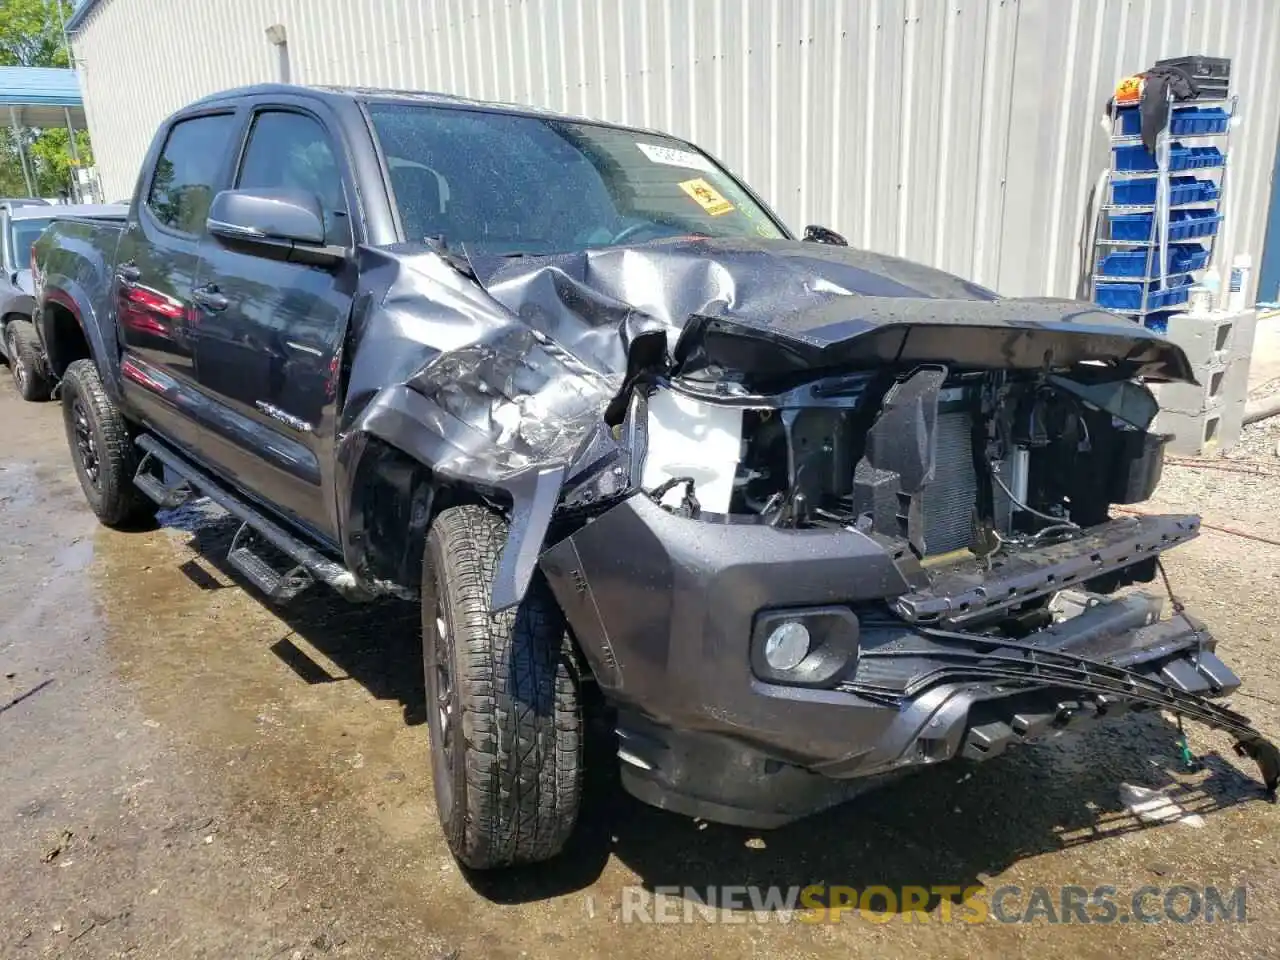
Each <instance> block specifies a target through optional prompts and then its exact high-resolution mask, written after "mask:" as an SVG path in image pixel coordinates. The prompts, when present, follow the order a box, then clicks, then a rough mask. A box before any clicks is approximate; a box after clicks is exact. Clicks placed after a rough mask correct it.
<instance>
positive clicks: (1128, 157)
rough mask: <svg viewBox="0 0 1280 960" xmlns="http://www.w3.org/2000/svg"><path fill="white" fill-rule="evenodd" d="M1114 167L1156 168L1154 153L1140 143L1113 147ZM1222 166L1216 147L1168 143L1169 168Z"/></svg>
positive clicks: (1188, 168)
mask: <svg viewBox="0 0 1280 960" xmlns="http://www.w3.org/2000/svg"><path fill="white" fill-rule="evenodd" d="M1112 154H1114V156H1115V168H1116V169H1117V170H1125V171H1138V172H1143V171H1147V170H1149V171H1151V172H1152V173H1154V172H1155V170H1156V155H1155V154H1154V153H1152V152H1151V151H1150V150H1148V149H1147V148H1146V147H1144V146H1143V145H1142V144H1140V143H1136V144H1133V145H1131V146H1127V147H1115V148H1114V149H1113V150H1112ZM1220 166H1222V151H1221V150H1219V149H1218V148H1217V147H1184V146H1183V145H1182V144H1181V143H1171V144H1170V145H1169V169H1170V170H1191V169H1198V168H1201V167H1220Z"/></svg>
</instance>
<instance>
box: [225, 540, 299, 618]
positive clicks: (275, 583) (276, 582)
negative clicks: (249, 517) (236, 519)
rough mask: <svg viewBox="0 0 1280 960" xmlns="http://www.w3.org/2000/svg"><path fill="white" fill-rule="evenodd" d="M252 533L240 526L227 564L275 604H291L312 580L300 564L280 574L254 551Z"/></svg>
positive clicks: (228, 552)
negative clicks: (287, 602)
mask: <svg viewBox="0 0 1280 960" xmlns="http://www.w3.org/2000/svg"><path fill="white" fill-rule="evenodd" d="M252 544H253V530H252V528H250V526H249V524H247V523H242V524H240V529H239V530H237V531H236V535H235V536H234V537H232V538H231V548H230V549H229V550H228V551H227V563H229V564H231V566H233V567H234V568H235V569H236V570H237V571H239V573H240V575H241V576H242V577H244V578H245V579H246V580H248V581H249V582H250V583H252V584H253V585H254V586H255V587H257V588H258V589H259V590H261V591H262V592H263V593H265V594H266V595H267V597H268V598H270V599H271V600H274V601H275V602H277V603H284V602H285V601H288V600H292V599H293V598H294V597H296V596H297V595H298V594H300V593H301V592H302V591H303V590H305V589H307V587H309V586H311V585H312V584H313V583H315V582H316V581H315V578H314V577H312V576H311V574H310V573H309V572H308V571H307V569H306V567H304V566H302V565H301V564H295V565H294V566H293V567H292V568H291V569H290V570H288V571H286V572H284V573H280V572H279V571H277V570H276V569H275V568H274V567H273V566H271V564H270V563H269V562H268V561H267V560H266V558H264V557H263V556H262V555H261V554H259V553H257V552H256V551H255V550H254V549H253V545H252Z"/></svg>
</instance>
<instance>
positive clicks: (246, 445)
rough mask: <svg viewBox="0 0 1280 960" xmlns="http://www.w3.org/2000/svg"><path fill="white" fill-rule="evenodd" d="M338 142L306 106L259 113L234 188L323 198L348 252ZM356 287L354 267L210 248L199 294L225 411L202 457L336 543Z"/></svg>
mask: <svg viewBox="0 0 1280 960" xmlns="http://www.w3.org/2000/svg"><path fill="white" fill-rule="evenodd" d="M340 143H341V141H340V140H339V139H338V138H336V137H335V136H334V135H333V134H332V132H331V129H330V127H329V126H328V124H327V123H326V121H325V119H324V118H323V117H322V115H321V114H320V113H318V112H313V111H312V110H310V109H308V107H307V106H305V105H303V103H299V104H296V105H294V104H275V103H273V104H271V105H260V106H257V107H256V108H254V109H253V111H252V113H251V116H250V118H249V122H248V125H247V132H246V137H245V141H244V145H243V148H242V150H241V152H240V158H239V162H238V164H237V166H236V170H235V172H234V176H233V178H232V183H231V186H232V188H233V189H256V188H266V189H275V188H284V189H293V190H303V191H306V192H308V193H311V194H313V195H315V196H316V197H318V198H319V200H320V205H321V208H322V210H323V213H324V220H325V231H326V241H327V242H328V243H329V244H331V245H334V246H339V247H344V248H350V247H351V246H352V218H351V208H350V206H349V202H348V198H349V197H354V195H355V194H354V190H353V189H352V188H351V179H350V172H349V169H348V167H347V164H346V161H345V159H344V157H343V154H342V152H341V150H340V149H339V146H338V145H339V144H340ZM354 286H355V267H354V262H352V261H349V262H348V263H347V264H345V265H344V266H340V267H337V268H331V267H318V266H311V265H307V264H302V263H287V262H284V261H282V260H279V259H271V258H269V257H265V256H259V255H257V254H255V253H251V252H245V251H243V250H238V249H236V250H233V249H230V248H228V247H226V246H224V245H223V244H221V243H220V242H219V241H218V240H217V238H211V239H210V240H209V242H208V245H207V246H206V248H205V250H204V260H203V269H202V272H201V274H200V278H199V282H198V284H197V286H196V288H195V291H194V299H195V302H196V308H197V310H198V311H199V315H200V322H199V324H198V330H199V334H198V337H197V338H196V369H197V371H198V376H199V382H200V386H201V389H202V390H203V391H204V392H205V393H206V394H207V395H208V396H209V397H210V398H211V399H213V400H214V401H215V402H216V404H217V410H218V414H217V417H216V418H215V419H214V420H213V421H211V423H210V424H209V429H208V433H207V435H206V437H205V440H204V451H205V453H206V455H207V456H208V457H209V458H210V459H212V461H213V462H214V463H215V464H216V465H217V466H218V467H219V468H221V470H222V471H223V473H224V474H225V475H227V476H229V477H230V478H231V479H232V480H233V481H234V482H235V483H236V484H237V485H238V486H239V487H241V488H242V489H243V490H245V491H246V492H248V493H250V494H252V495H254V496H255V497H257V498H258V499H259V500H262V501H264V502H265V503H266V504H268V505H270V506H272V507H274V508H276V509H277V510H278V511H280V512H282V513H284V514H285V515H287V516H288V517H289V518H291V519H293V520H294V521H295V522H296V523H297V524H298V525H300V526H303V527H304V528H307V529H308V530H310V531H311V532H313V533H315V534H319V535H320V536H321V537H323V538H325V539H327V540H329V541H331V542H336V539H337V519H336V507H335V503H336V501H335V498H334V495H333V482H332V481H333V474H332V471H333V461H334V435H335V423H336V412H337V408H336V388H337V382H338V366H339V352H340V349H341V345H342V340H343V336H344V335H345V332H346V325H347V319H348V316H349V315H350V313H351V304H352V293H353V290H354Z"/></svg>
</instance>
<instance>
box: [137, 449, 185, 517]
mask: <svg viewBox="0 0 1280 960" xmlns="http://www.w3.org/2000/svg"><path fill="white" fill-rule="evenodd" d="M153 461H155V462H158V461H156V457H155V455H154V454H151V453H148V454H146V455H145V456H144V457H143V458H142V462H141V463H139V464H138V472H137V473H135V474H134V476H133V485H134V486H135V487H137V488H138V489H139V490H141V491H142V492H143V493H145V494H146V495H147V496H148V497H150V498H151V499H152V500H154V501H155V502H156V503H158V504H159V505H160V506H162V507H164V508H165V509H166V510H172V509H173V508H174V507H180V506H182V505H183V504H184V503H186V502H187V501H188V500H190V499H191V495H192V490H191V484H189V483H187V481H186V480H182V479H179V481H178V482H177V483H175V484H166V483H165V482H164V480H163V479H161V478H160V477H157V476H156V475H155V474H154V473H152V472H151V467H152V463H153Z"/></svg>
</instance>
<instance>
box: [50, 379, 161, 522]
mask: <svg viewBox="0 0 1280 960" xmlns="http://www.w3.org/2000/svg"><path fill="white" fill-rule="evenodd" d="M62 422H63V425H64V426H65V427H66V431H67V443H68V444H69V445H70V447H71V460H72V462H73V463H74V464H75V468H76V475H77V476H78V477H79V478H80V487H81V489H83V490H84V495H85V499H86V500H88V501H89V506H90V507H91V508H92V509H93V512H94V513H96V514H97V515H98V519H99V520H101V521H102V522H103V523H104V524H106V525H107V526H108V527H127V526H130V525H133V524H136V523H139V522H142V521H145V520H146V519H147V518H149V517H150V516H152V515H154V513H155V509H156V508H155V505H154V504H153V503H152V502H151V501H150V500H148V499H147V498H146V497H145V496H144V495H143V494H142V491H140V490H139V489H138V488H137V487H135V486H134V485H133V477H134V474H135V473H136V472H137V469H138V456H137V452H136V448H135V447H134V445H133V439H132V438H131V437H130V436H129V429H128V426H127V424H126V423H125V420H124V417H123V416H122V415H121V413H120V410H119V408H118V407H116V405H115V403H114V402H113V401H112V399H111V397H109V396H108V395H107V392H106V390H104V389H103V387H102V378H101V377H100V376H99V375H98V369H97V367H95V366H94V365H93V361H92V360H77V361H76V362H75V363H73V364H71V366H69V367H67V372H66V373H64V374H63V375H62Z"/></svg>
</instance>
